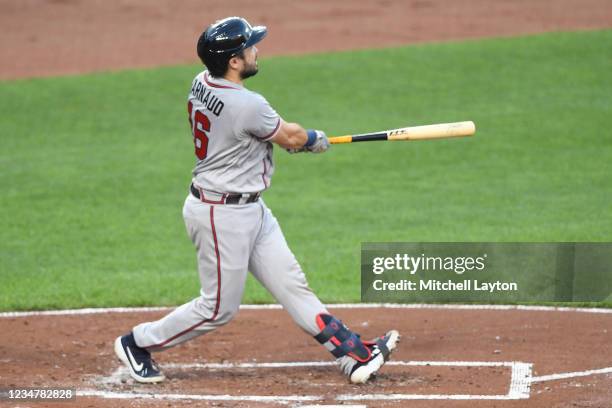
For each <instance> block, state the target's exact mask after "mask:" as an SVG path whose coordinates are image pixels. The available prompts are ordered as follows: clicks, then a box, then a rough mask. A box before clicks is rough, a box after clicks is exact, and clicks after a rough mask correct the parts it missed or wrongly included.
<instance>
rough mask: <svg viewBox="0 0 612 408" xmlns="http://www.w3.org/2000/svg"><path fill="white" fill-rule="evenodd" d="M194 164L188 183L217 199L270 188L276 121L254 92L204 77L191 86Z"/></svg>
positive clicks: (190, 102)
mask: <svg viewBox="0 0 612 408" xmlns="http://www.w3.org/2000/svg"><path fill="white" fill-rule="evenodd" d="M188 109H189V116H190V119H191V120H190V123H191V125H192V127H193V130H194V131H193V135H194V144H195V149H196V156H197V163H196V166H195V168H194V170H193V183H194V184H195V185H196V186H198V187H201V188H203V189H206V190H212V191H217V192H220V193H256V192H261V191H263V190H265V189H267V188H268V187H269V186H270V179H271V177H272V173H273V172H274V164H273V162H272V143H267V142H268V141H269V140H270V139H271V138H272V137H274V135H275V134H276V132H278V129H279V128H280V124H281V120H282V119H281V118H280V116H279V115H278V113H276V112H275V111H274V109H272V107H271V106H270V104H269V103H268V102H267V101H266V99H265V98H264V97H263V96H261V95H259V94H258V93H256V92H253V91H250V90H248V89H246V88H244V87H243V86H240V85H238V84H236V83H234V82H230V81H227V80H225V79H219V78H211V77H210V76H209V74H208V72H207V71H204V72H201V73H200V74H198V75H197V76H196V77H195V79H194V80H193V83H192V86H191V91H190V92H189V102H188Z"/></svg>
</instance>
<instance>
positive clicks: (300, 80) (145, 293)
mask: <svg viewBox="0 0 612 408" xmlns="http://www.w3.org/2000/svg"><path fill="white" fill-rule="evenodd" d="M611 49H612V31H599V32H581V33H566V34H547V35H541V36H531V37H522V38H513V39H494V40H483V41H469V42H462V43H447V44H429V45H420V46H410V47H403V48H393V49H384V50H366V51H359V52H350V53H336V54H320V55H314V56H305V57H277V58H269V59H265V58H264V59H263V60H261V61H260V68H261V72H260V74H259V75H258V76H257V77H255V78H253V79H252V80H249V82H248V83H247V86H248V87H250V88H251V89H254V90H256V91H259V92H261V93H262V94H264V95H265V96H266V97H267V98H268V100H269V101H270V102H271V104H272V105H273V106H275V107H276V109H277V110H278V111H279V113H281V115H282V116H283V117H284V118H285V119H287V120H290V121H298V122H300V123H302V124H303V125H304V126H306V127H315V128H321V129H324V130H326V131H327V132H328V134H345V133H353V132H357V133H359V132H366V131H374V130H380V129H388V128H393V127H402V126H406V125H409V124H428V123H439V122H447V121H459V120H474V121H475V122H476V124H477V127H478V131H477V135H476V136H475V137H474V138H466V139H457V140H444V141H432V142H417V143H363V144H355V145H346V146H334V147H333V148H332V149H331V151H330V152H328V153H326V154H323V155H318V156H315V155H293V156H290V155H288V154H286V153H285V152H284V151H282V150H281V149H278V148H277V149H276V153H275V160H276V165H277V172H276V175H275V177H274V180H273V187H272V189H271V190H270V191H268V192H267V193H266V194H265V199H266V202H267V204H268V206H270V207H271V208H272V209H273V211H274V212H275V214H276V216H277V217H278V218H279V221H280V223H281V225H282V227H283V230H284V233H285V235H286V237H287V239H288V241H289V243H290V246H291V247H292V249H293V250H294V252H295V254H296V256H297V258H298V259H299V260H300V262H301V264H302V266H303V267H304V269H305V271H306V273H307V275H308V277H309V281H310V284H311V286H312V287H313V289H314V290H315V292H317V293H318V294H319V296H320V297H321V298H322V299H323V300H324V301H326V302H341V301H356V300H358V299H359V282H360V279H359V259H360V243H361V242H365V241H611V240H612V211H610V208H611V205H610V203H612V177H611V175H612V164H611V163H612V132H611V131H610V129H612V54H611V53H610V50H611ZM198 70H199V67H196V66H181V67H171V68H160V69H154V70H145V71H125V72H119V73H103V74H94V75H83V76H75V77H62V78H49V79H35V80H26V81H14V82H1V83H0V112H1V116H0V135H1V140H2V149H1V153H0V161H1V166H2V174H1V176H0V180H1V187H2V191H3V193H2V198H1V204H2V220H1V231H0V240H1V243H0V245H1V251H2V252H1V270H0V309H3V310H9V309H38V308H66V307H81V306H111V305H172V304H178V303H182V302H184V301H187V300H189V299H191V298H192V297H194V296H197V294H198V289H199V283H198V278H197V272H196V268H195V251H194V249H193V247H192V244H191V242H190V241H189V239H188V237H187V235H186V233H185V230H184V226H183V221H182V216H181V209H182V203H183V200H184V197H185V195H186V191H187V187H188V184H189V180H190V171H191V168H192V165H193V162H194V156H193V144H192V139H191V136H190V134H189V131H188V124H187V118H186V107H185V98H186V93H187V91H188V89H189V86H190V83H191V80H192V78H193V76H194V74H195V73H196V72H197V71H198ZM270 300H271V298H270V297H269V296H268V295H267V294H266V293H265V291H264V290H263V289H262V288H261V287H259V285H258V284H257V283H255V282H253V281H252V280H250V281H249V283H248V286H247V290H246V293H245V297H244V301H245V302H268V301H270ZM611 304H612V303H611Z"/></svg>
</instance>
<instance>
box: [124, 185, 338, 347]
mask: <svg viewBox="0 0 612 408" xmlns="http://www.w3.org/2000/svg"><path fill="white" fill-rule="evenodd" d="M183 217H184V219H185V225H186V227H187V233H188V234H189V236H190V237H191V240H192V241H193V243H194V244H195V246H196V249H197V257H198V270H199V274H200V284H201V290H200V296H199V297H198V298H196V299H193V300H192V301H191V302H189V303H186V304H184V305H182V306H179V307H177V308H176V309H175V310H174V311H172V312H171V313H169V314H168V315H166V316H165V317H163V318H162V319H160V320H157V321H154V322H148V323H142V324H139V325H137V326H136V327H134V329H133V333H134V339H135V340H136V344H137V345H138V346H140V347H143V348H147V349H149V350H152V351H157V350H163V349H166V348H170V347H173V346H176V345H177V344H180V343H183V342H185V341H187V340H189V339H192V338H194V337H196V336H199V335H202V334H205V333H208V332H210V331H212V330H214V329H216V328H217V327H220V326H223V325H224V324H227V323H228V322H229V321H230V320H231V319H232V318H233V317H234V315H235V314H236V312H238V308H239V306H240V302H241V299H242V294H243V291H244V285H245V282H246V277H247V271H251V273H252V274H253V276H254V277H255V278H256V279H257V280H258V281H259V282H261V284H262V285H263V286H264V287H265V288H266V289H267V290H268V291H269V292H270V293H271V294H272V296H274V298H275V299H276V300H277V301H278V302H279V303H280V304H281V305H282V306H283V308H284V309H285V310H287V312H289V314H290V315H291V317H292V318H293V320H294V321H295V322H296V323H297V324H298V325H299V326H300V327H301V328H302V329H303V330H304V331H306V332H307V333H308V334H310V335H311V336H314V335H316V334H317V333H319V332H320V329H319V327H318V326H317V323H316V316H317V315H318V314H319V313H328V312H327V310H326V309H325V306H323V304H322V303H321V301H320V300H319V299H318V298H317V297H316V295H315V294H314V293H313V292H312V291H311V290H310V288H309V287H308V283H307V282H306V277H305V276H304V272H303V271H302V268H301V267H300V265H299V263H298V261H297V260H296V259H295V256H294V255H293V253H292V252H291V250H290V249H289V246H288V245H287V242H286V240H285V237H284V236H283V233H282V231H281V229H280V226H279V224H278V221H277V220H276V218H275V217H274V216H273V215H272V212H271V211H270V210H269V209H268V207H266V205H265V203H264V202H263V200H262V199H259V200H258V201H256V202H254V203H250V204H242V205H211V204H206V203H203V202H201V201H200V200H198V199H197V198H195V197H193V196H192V195H189V196H188V197H187V199H186V200H185V205H184V207H183Z"/></svg>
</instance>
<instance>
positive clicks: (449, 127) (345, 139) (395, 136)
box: [329, 121, 476, 144]
mask: <svg viewBox="0 0 612 408" xmlns="http://www.w3.org/2000/svg"><path fill="white" fill-rule="evenodd" d="M475 132H476V125H474V122H472V121H467V122H453V123H439V124H436V125H425V126H411V127H405V128H400V129H392V130H383V131H381V132H374V133H363V134H360V135H346V136H333V137H330V138H329V143H332V144H339V143H355V142H372V141H376V140H393V141H397V140H427V139H443V138H447V137H461V136H472V135H473V134H474V133H475Z"/></svg>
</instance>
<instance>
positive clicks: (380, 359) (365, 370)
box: [338, 330, 400, 384]
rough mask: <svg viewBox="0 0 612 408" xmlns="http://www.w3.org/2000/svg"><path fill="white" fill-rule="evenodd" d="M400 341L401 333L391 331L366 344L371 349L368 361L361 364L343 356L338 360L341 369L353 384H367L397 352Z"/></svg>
mask: <svg viewBox="0 0 612 408" xmlns="http://www.w3.org/2000/svg"><path fill="white" fill-rule="evenodd" d="M399 339H400V334H399V332H398V331H397V330H391V331H389V332H387V334H385V335H384V336H382V337H380V338H378V339H375V340H373V341H371V342H364V344H365V345H366V347H368V348H369V349H370V354H371V355H370V358H369V359H368V360H367V361H364V362H361V361H357V360H355V359H354V358H352V357H350V356H343V357H341V358H339V359H338V362H339V363H340V369H341V370H342V371H343V372H344V373H345V374H346V375H347V376H348V377H349V379H350V381H351V382H352V383H353V384H363V383H365V382H367V381H368V380H369V379H370V378H371V377H372V376H374V375H375V374H376V373H377V372H378V370H380V368H381V367H382V366H383V365H384V364H385V362H386V361H387V360H389V356H390V355H391V352H393V350H395V348H396V346H397V343H399Z"/></svg>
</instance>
